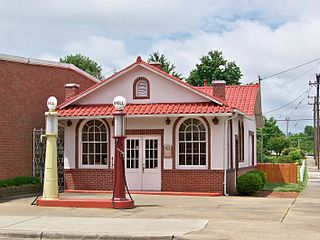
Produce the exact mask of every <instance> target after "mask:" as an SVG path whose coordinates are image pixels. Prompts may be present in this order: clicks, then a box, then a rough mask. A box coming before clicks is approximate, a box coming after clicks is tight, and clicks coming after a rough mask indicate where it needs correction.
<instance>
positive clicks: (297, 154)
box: [288, 149, 302, 161]
mask: <svg viewBox="0 0 320 240" xmlns="http://www.w3.org/2000/svg"><path fill="white" fill-rule="evenodd" d="M288 156H289V157H291V158H292V160H293V161H296V160H299V159H301V158H302V156H301V153H300V150H299V149H297V150H294V151H292V152H290V153H289V155H288Z"/></svg>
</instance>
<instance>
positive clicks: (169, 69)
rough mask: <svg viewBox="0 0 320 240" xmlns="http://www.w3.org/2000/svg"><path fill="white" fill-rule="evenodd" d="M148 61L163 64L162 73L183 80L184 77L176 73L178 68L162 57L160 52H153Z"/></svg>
mask: <svg viewBox="0 0 320 240" xmlns="http://www.w3.org/2000/svg"><path fill="white" fill-rule="evenodd" d="M148 61H152V62H159V63H160V64H161V70H162V71H164V72H166V73H169V74H170V75H172V76H174V77H176V78H180V79H182V75H181V74H180V73H177V72H176V71H175V68H176V66H175V65H174V64H173V63H171V62H169V61H168V59H167V58H166V56H165V55H163V54H161V55H160V53H159V52H153V53H152V54H150V56H149V58H148Z"/></svg>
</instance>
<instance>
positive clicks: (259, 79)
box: [258, 76, 264, 162]
mask: <svg viewBox="0 0 320 240" xmlns="http://www.w3.org/2000/svg"><path fill="white" fill-rule="evenodd" d="M258 81H259V92H260V97H261V98H262V93H261V77H260V76H258ZM261 114H262V113H261ZM261 117H262V128H261V162H264V161H263V124H264V121H263V116H261Z"/></svg>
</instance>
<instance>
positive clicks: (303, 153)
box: [299, 149, 306, 158]
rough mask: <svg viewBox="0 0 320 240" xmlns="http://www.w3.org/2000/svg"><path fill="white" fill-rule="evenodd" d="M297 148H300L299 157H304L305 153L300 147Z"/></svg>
mask: <svg viewBox="0 0 320 240" xmlns="http://www.w3.org/2000/svg"><path fill="white" fill-rule="evenodd" d="M299 150H300V155H301V158H305V157H306V153H305V152H304V151H303V150H302V149H299Z"/></svg>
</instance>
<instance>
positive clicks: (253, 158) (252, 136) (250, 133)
mask: <svg viewBox="0 0 320 240" xmlns="http://www.w3.org/2000/svg"><path fill="white" fill-rule="evenodd" d="M250 138H251V139H250ZM250 140H251V141H252V146H251V154H252V156H251V157H252V161H251V163H249V164H251V166H254V161H255V154H254V147H255V146H254V132H253V131H249V143H250ZM249 143H248V144H249ZM249 147H250V146H249Z"/></svg>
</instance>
